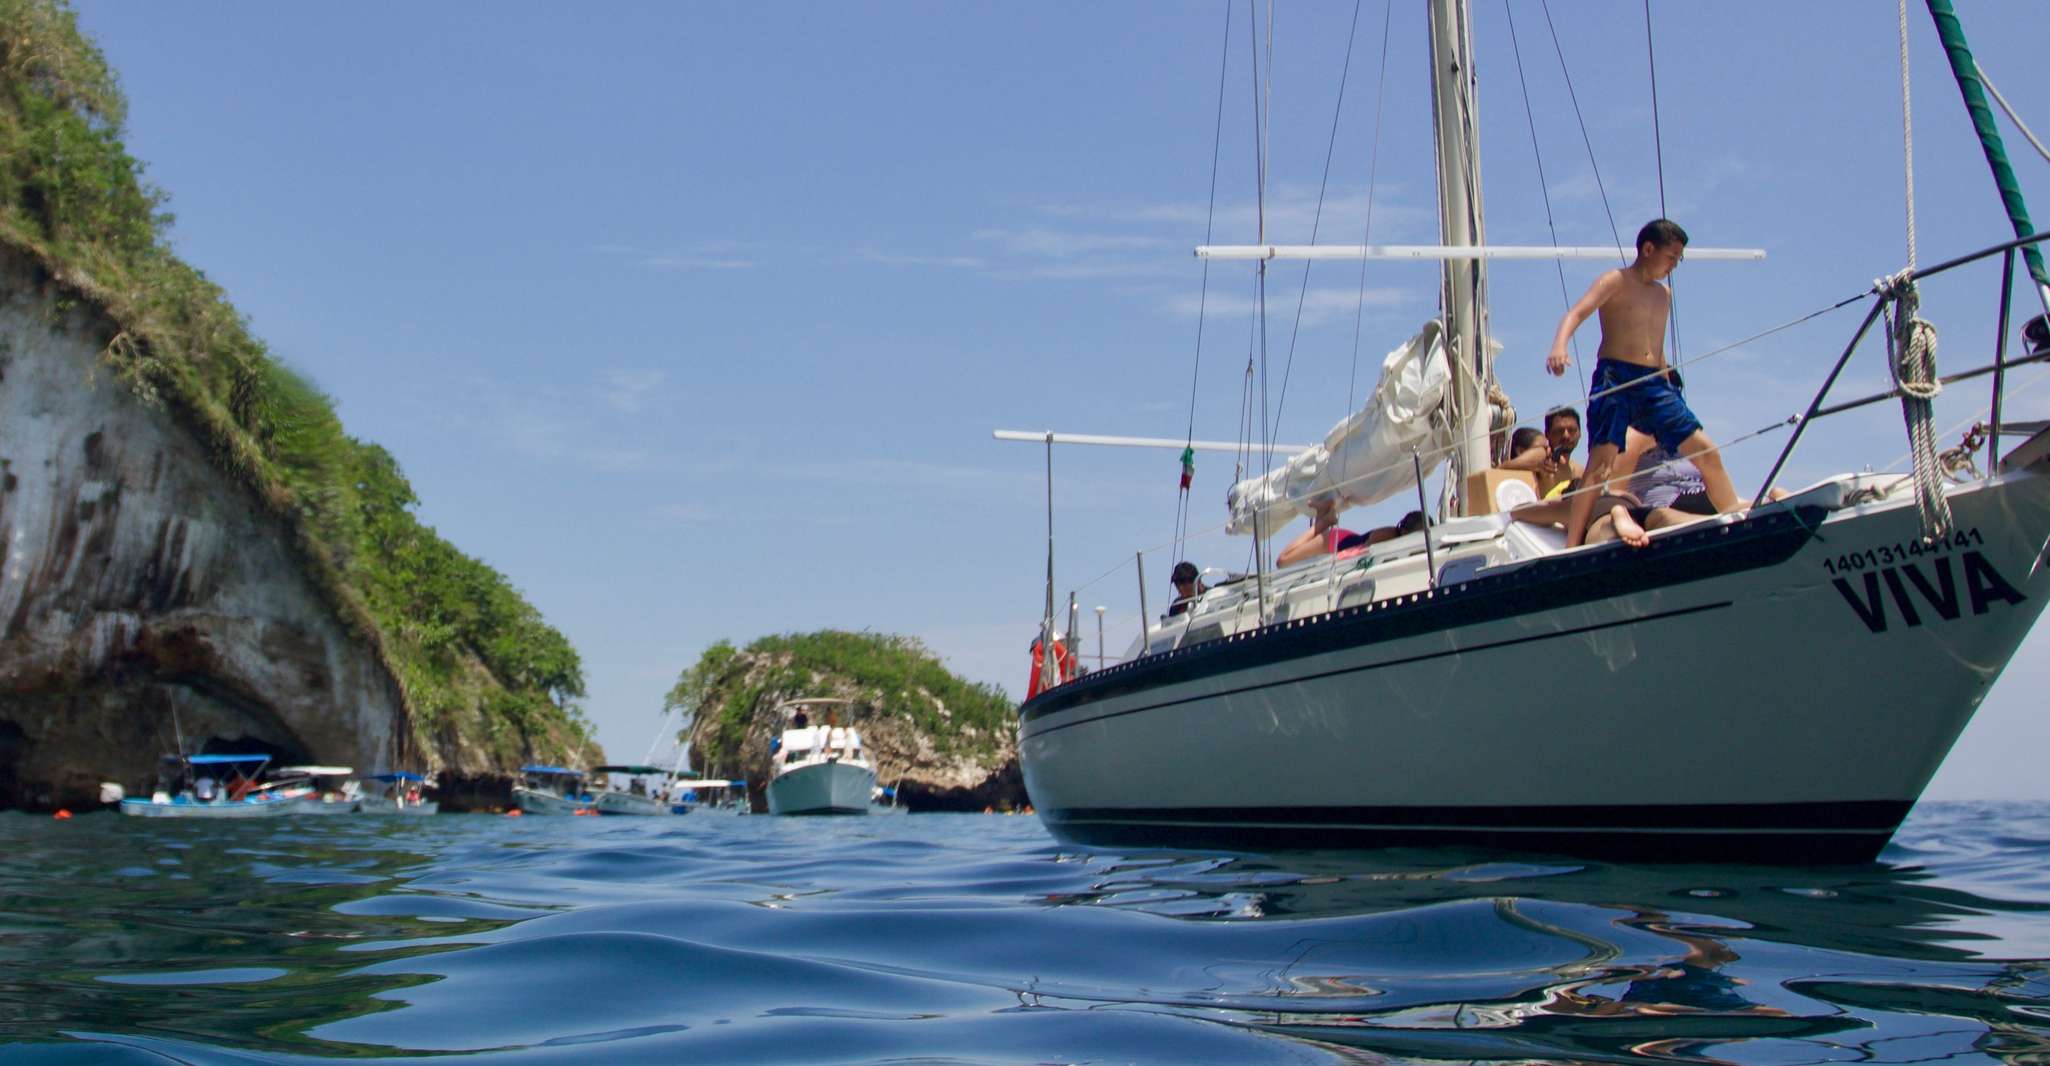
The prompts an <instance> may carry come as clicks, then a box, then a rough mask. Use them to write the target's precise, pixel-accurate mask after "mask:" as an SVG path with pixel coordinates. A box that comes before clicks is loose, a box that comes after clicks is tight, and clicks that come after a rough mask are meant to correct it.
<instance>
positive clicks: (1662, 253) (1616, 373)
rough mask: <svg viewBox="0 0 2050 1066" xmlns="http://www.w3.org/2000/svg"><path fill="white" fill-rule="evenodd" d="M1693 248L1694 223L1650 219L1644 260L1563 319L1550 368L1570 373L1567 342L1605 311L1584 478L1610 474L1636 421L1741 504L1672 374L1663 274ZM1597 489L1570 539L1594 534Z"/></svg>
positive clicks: (1591, 292) (1720, 506) (1574, 521)
mask: <svg viewBox="0 0 2050 1066" xmlns="http://www.w3.org/2000/svg"><path fill="white" fill-rule="evenodd" d="M1686 251H1687V231H1686V230H1683V229H1681V228H1680V227H1679V226H1678V225H1677V224H1675V223H1673V222H1670V221H1668V220H1666V219H1663V218H1661V219H1654V220H1653V221H1651V222H1647V223H1645V225H1644V228H1643V229H1641V230H1638V231H1637V261H1636V262H1634V263H1631V264H1630V265H1629V266H1627V267H1624V268H1623V269H1621V270H1611V271H1609V272H1608V273H1605V274H1603V275H1602V276H1601V277H1599V278H1596V279H1595V282H1594V284H1593V285H1590V286H1588V289H1587V295H1585V296H1582V297H1581V298H1580V302H1579V303H1576V304H1574V305H1573V309H1572V310H1571V311H1568V312H1566V317H1565V318H1563V319H1561V320H1560V321H1559V331H1558V333H1557V334H1556V335H1555V336H1553V338H1552V350H1551V352H1550V353H1549V354H1547V355H1546V356H1545V369H1546V370H1549V371H1551V372H1552V373H1553V374H1554V375H1560V374H1564V373H1566V366H1567V359H1566V342H1567V341H1569V340H1571V339H1572V338H1573V331H1574V330H1576V329H1579V328H1580V324H1581V323H1582V322H1585V321H1587V318H1588V316H1589V315H1592V314H1594V313H1595V312H1596V311H1600V312H1601V316H1602V346H1601V350H1600V358H1599V360H1598V361H1597V362H1596V363H1595V365H1594V384H1593V390H1594V392H1593V397H1594V398H1593V399H1592V400H1591V401H1590V402H1589V403H1588V405H1587V429H1588V438H1587V439H1588V446H1589V447H1588V453H1587V476H1586V477H1585V478H1583V479H1582V480H1581V484H1582V485H1584V486H1590V487H1592V486H1598V485H1600V484H1602V483H1603V482H1604V481H1607V480H1608V478H1609V476H1610V470H1611V468H1612V467H1613V466H1614V465H1615V462H1616V453H1617V452H1618V451H1620V450H1621V449H1622V447H1623V438H1624V435H1625V433H1626V431H1627V430H1629V429H1630V428H1631V427H1635V428H1636V429H1637V430H1638V431H1640V432H1643V433H1648V434H1650V435H1651V436H1653V437H1655V438H1657V439H1658V442H1659V444H1660V445H1662V446H1663V447H1665V448H1666V449H1667V450H1668V451H1672V452H1677V453H1678V454H1680V455H1681V456H1682V457H1684V458H1686V459H1689V460H1691V461H1692V462H1693V463H1694V466H1695V468H1696V469H1698V470H1700V471H1701V481H1702V485H1703V487H1704V488H1706V489H1707V491H1708V499H1709V502H1710V503H1711V504H1713V505H1714V506H1715V509H1716V510H1717V511H1718V512H1728V511H1734V510H1736V509H1737V507H1738V504H1737V491H1736V489H1735V488H1734V487H1733V486H1732V485H1731V484H1730V475H1729V472H1728V471H1727V470H1724V469H1723V460H1722V454H1721V453H1720V452H1717V451H1716V450H1715V444H1714V442H1712V441H1710V440H1709V439H1708V434H1706V433H1704V432H1702V430H1701V420H1700V419H1697V418H1695V417H1694V412H1693V411H1690V410H1688V409H1687V401H1686V400H1684V399H1682V398H1681V397H1680V390H1678V389H1676V388H1674V387H1673V382H1672V379H1671V378H1670V377H1669V376H1667V374H1666V353H1665V338H1666V316H1667V314H1668V313H1669V312H1670V311H1671V310H1672V306H1673V297H1672V294H1671V293H1670V292H1668V291H1667V289H1666V287H1665V285H1663V284H1661V282H1663V281H1664V280H1665V278H1666V276H1667V275H1669V274H1671V273H1672V272H1673V268H1674V267H1677V266H1679V265H1680V260H1681V259H1682V258H1683V257H1684V256H1685V254H1686ZM1647 378H1648V379H1650V380H1644V379H1647ZM1633 383H1634V384H1633ZM1625 386H1627V387H1625ZM1604 394H1606V395H1604ZM1596 495H1598V492H1581V493H1579V494H1578V495H1576V496H1574V497H1573V501H1572V503H1573V505H1572V507H1571V508H1570V509H1569V510H1568V512H1567V517H1566V546H1567V547H1569V548H1571V547H1577V546H1579V545H1580V544H1581V543H1583V542H1585V541H1586V539H1587V526H1588V522H1589V520H1590V518H1591V517H1592V514H1593V511H1594V502H1595V496H1596Z"/></svg>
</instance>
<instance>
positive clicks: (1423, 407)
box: [1225, 319, 1453, 536]
mask: <svg viewBox="0 0 2050 1066" xmlns="http://www.w3.org/2000/svg"><path fill="white" fill-rule="evenodd" d="M1450 375H1451V371H1450V369H1449V364H1448V363H1447V361H1446V358H1445V326H1444V324H1443V323H1442V322H1439V321H1438V320H1436V319H1433V320H1432V321H1430V322H1426V323H1425V324H1424V328H1423V329H1422V330H1421V331H1420V332H1418V333H1417V335H1416V336H1414V337H1411V338H1410V339H1409V340H1408V341H1407V342H1405V343H1404V344H1403V345H1402V346H1401V347H1399V348H1397V349H1395V350H1394V351H1392V352H1389V353H1388V356H1387V358H1385V359H1383V360H1382V361H1381V380H1380V383H1379V384H1377V385H1376V386H1375V387H1374V392H1373V394H1372V395H1370V396H1368V397H1367V402H1366V404H1365V405H1364V406H1362V407H1361V408H1360V409H1359V410H1358V411H1355V412H1353V413H1352V414H1350V415H1347V416H1346V417H1345V418H1344V419H1343V420H1342V421H1340V422H1339V423H1338V424H1337V425H1335V426H1333V427H1331V432H1330V433H1328V434H1326V435H1325V437H1324V442H1323V443H1322V444H1319V445H1317V446H1315V447H1312V448H1310V449H1308V450H1306V451H1303V452H1299V453H1297V454H1296V455H1294V456H1292V457H1291V458H1290V459H1289V460H1288V462H1287V463H1286V464H1284V465H1282V466H1281V467H1280V468H1278V469H1276V470H1273V471H1270V472H1269V473H1267V474H1265V475H1262V476H1260V477H1254V478H1247V479H1246V480H1244V481H1241V482H1239V483H1238V484H1236V485H1233V486H1232V487H1231V491H1230V492H1229V493H1228V494H1227V495H1226V497H1225V502H1226V504H1227V506H1229V507H1230V509H1231V518H1230V521H1229V522H1228V523H1227V524H1226V526H1225V531H1226V532H1228V533H1231V534H1234V535H1239V536H1243V535H1245V534H1248V533H1252V532H1254V531H1255V528H1256V527H1255V524H1254V523H1255V521H1256V520H1257V522H1258V527H1257V528H1258V529H1259V530H1260V531H1261V532H1262V533H1263V535H1271V534H1272V533H1273V531H1275V530H1277V529H1279V528H1281V527H1282V526H1283V525H1285V524H1287V522H1288V521H1289V520H1290V519H1292V518H1294V517H1296V516H1297V515H1306V514H1309V513H1310V505H1311V504H1312V503H1313V502H1322V501H1324V500H1333V499H1335V500H1336V501H1337V503H1338V506H1339V508H1340V509H1343V508H1346V507H1356V506H1360V505H1364V504H1370V503H1375V502H1378V501H1380V500H1384V499H1387V498H1388V497H1390V496H1393V495H1395V494H1396V493H1398V492H1401V491H1403V490H1405V489H1414V488H1415V486H1416V483H1417V473H1418V471H1417V467H1416V465H1415V464H1413V463H1412V462H1411V461H1410V456H1411V453H1412V452H1414V453H1415V454H1416V455H1417V456H1418V457H1419V458H1420V459H1421V461H1422V466H1423V469H1422V472H1423V474H1424V475H1425V476H1429V475H1430V473H1431V472H1432V471H1433V470H1435V469H1437V467H1438V463H1439V462H1440V461H1441V460H1442V459H1443V458H1444V457H1445V455H1446V453H1447V452H1448V451H1449V449H1450V448H1451V446H1452V443H1453V435H1452V427H1451V425H1450V423H1449V421H1448V420H1447V419H1446V418H1445V416H1444V411H1443V408H1444V404H1445V398H1446V395H1447V392H1448V391H1449V382H1450Z"/></svg>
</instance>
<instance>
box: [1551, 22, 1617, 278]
mask: <svg viewBox="0 0 2050 1066" xmlns="http://www.w3.org/2000/svg"><path fill="white" fill-rule="evenodd" d="M1538 7H1539V9H1540V10H1542V11H1543V12H1544V13H1545V29H1547V30H1549V31H1551V34H1552V51H1553V52H1554V53H1556V54H1557V55H1558V57H1559V74H1560V76H1561V77H1563V78H1565V79H1566V99H1568V100H1570V101H1572V103H1573V121H1575V122H1577V123H1579V124H1580V141H1581V143H1582V144H1585V145H1587V165H1588V166H1589V167H1591V168H1592V169H1593V170H1594V187H1595V191H1596V192H1599V193H1601V196H1602V211H1603V212H1605V213H1607V215H1608V216H1609V235H1610V236H1611V237H1613V238H1614V239H1615V241H1616V247H1617V248H1619V249H1620V248H1622V247H1623V235H1622V233H1621V232H1619V231H1618V230H1617V229H1616V212H1615V211H1613V210H1611V209H1610V207H1609V188H1608V186H1607V185H1605V184H1604V183H1603V182H1602V167H1601V164H1600V163H1597V162H1595V158H1594V141H1593V140H1592V139H1591V138H1589V137H1588V135H1587V118H1586V117H1585V116H1583V115H1582V114H1581V113H1580V94H1579V93H1576V92H1574V91H1573V74H1572V72H1571V71H1569V70H1567V69H1566V49H1565V47H1564V46H1562V45H1561V44H1560V43H1559V28H1558V27H1557V26H1555V25H1553V24H1552V5H1551V2H1550V0H1538Z"/></svg>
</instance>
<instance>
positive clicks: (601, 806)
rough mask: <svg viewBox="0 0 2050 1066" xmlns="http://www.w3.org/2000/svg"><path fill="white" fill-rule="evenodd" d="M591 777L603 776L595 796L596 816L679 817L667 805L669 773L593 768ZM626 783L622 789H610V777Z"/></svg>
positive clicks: (655, 769) (658, 769)
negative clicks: (597, 814) (603, 782)
mask: <svg viewBox="0 0 2050 1066" xmlns="http://www.w3.org/2000/svg"><path fill="white" fill-rule="evenodd" d="M591 773H592V774H594V775H599V774H602V775H604V776H605V779H606V784H605V788H604V789H602V790H600V791H599V793H598V813H599V814H638V815H652V814H682V813H684V812H683V811H678V810H672V809H671V804H670V802H669V771H667V770H664V769H662V768H661V767H659V766H594V767H592V768H591ZM614 774H618V775H620V776H622V777H625V778H626V779H627V781H626V787H625V788H614V787H613V786H612V782H611V776H612V775H614Z"/></svg>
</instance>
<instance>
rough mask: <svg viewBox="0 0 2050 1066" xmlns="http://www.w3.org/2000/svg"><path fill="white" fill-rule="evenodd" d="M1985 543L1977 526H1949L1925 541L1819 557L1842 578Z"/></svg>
mask: <svg viewBox="0 0 2050 1066" xmlns="http://www.w3.org/2000/svg"><path fill="white" fill-rule="evenodd" d="M1985 546H1986V538H1984V537H1982V536H1980V535H1979V528H1978V527H1977V526H1972V527H1969V528H1964V529H1953V530H1951V531H1950V532H1949V533H1946V534H1944V535H1943V536H1941V537H1938V538H1936V539H1935V540H1934V541H1931V542H1930V543H1927V544H1924V543H1922V542H1921V541H1919V540H1911V541H1906V542H1895V543H1893V544H1875V545H1872V546H1871V547H1868V548H1859V549H1855V550H1853V551H1848V552H1845V553H1843V554H1841V555H1838V556H1837V557H1836V558H1834V559H1827V558H1826V559H1824V560H1822V565H1823V567H1824V568H1826V569H1827V570H1828V571H1829V573H1830V576H1832V577H1842V576H1844V575H1845V574H1854V573H1858V572H1860V571H1865V570H1878V569H1880V568H1881V567H1887V566H1892V565H1894V564H1896V563H1904V562H1907V561H1909V560H1911V559H1920V558H1922V557H1924V556H1928V555H1941V554H1943V553H1945V552H1956V551H1963V550H1964V549H1966V548H1983V547H1985Z"/></svg>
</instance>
